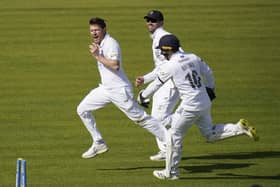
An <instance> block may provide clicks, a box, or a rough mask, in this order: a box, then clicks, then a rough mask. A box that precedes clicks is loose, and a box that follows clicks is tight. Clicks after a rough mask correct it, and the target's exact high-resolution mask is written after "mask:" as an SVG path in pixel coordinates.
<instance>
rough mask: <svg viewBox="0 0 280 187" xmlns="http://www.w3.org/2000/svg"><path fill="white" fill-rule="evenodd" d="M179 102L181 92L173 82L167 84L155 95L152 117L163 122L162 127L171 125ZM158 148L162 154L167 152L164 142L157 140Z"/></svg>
mask: <svg viewBox="0 0 280 187" xmlns="http://www.w3.org/2000/svg"><path fill="white" fill-rule="evenodd" d="M178 101H179V92H178V90H177V88H175V87H174V85H173V83H172V82H171V80H169V81H168V82H166V83H165V84H164V85H162V87H160V88H159V89H158V90H157V91H156V92H155V94H154V95H153V105H152V111H151V116H153V117H154V118H156V119H157V120H159V121H162V125H164V126H166V125H171V124H170V123H171V115H172V114H173V112H174V108H175V106H176V104H177V103H178ZM156 142H157V145H158V148H159V150H160V151H161V152H166V145H165V143H164V142H162V141H160V140H159V139H158V138H156Z"/></svg>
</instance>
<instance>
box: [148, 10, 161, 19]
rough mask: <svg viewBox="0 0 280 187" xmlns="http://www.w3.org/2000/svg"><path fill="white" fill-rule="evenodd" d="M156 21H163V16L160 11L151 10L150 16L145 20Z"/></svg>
mask: <svg viewBox="0 0 280 187" xmlns="http://www.w3.org/2000/svg"><path fill="white" fill-rule="evenodd" d="M149 18H150V19H155V20H157V21H163V14H162V13H161V12H160V11H158V10H151V11H150V12H148V14H147V15H146V16H145V17H144V19H149Z"/></svg>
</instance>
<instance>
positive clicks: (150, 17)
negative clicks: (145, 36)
mask: <svg viewBox="0 0 280 187" xmlns="http://www.w3.org/2000/svg"><path fill="white" fill-rule="evenodd" d="M144 19H145V20H146V25H147V28H148V31H149V32H150V33H154V32H155V30H156V29H157V28H159V27H162V26H163V20H164V18H163V14H162V13H161V12H160V11H159V10H151V11H149V12H148V14H147V15H146V16H145V17H144Z"/></svg>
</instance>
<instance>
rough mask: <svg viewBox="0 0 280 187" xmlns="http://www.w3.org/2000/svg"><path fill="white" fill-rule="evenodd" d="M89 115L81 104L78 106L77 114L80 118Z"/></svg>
mask: <svg viewBox="0 0 280 187" xmlns="http://www.w3.org/2000/svg"><path fill="white" fill-rule="evenodd" d="M87 113H88V111H86V110H85V109H84V107H83V106H82V105H81V104H79V105H78V106H77V114H78V115H79V116H81V117H82V116H86V115H87Z"/></svg>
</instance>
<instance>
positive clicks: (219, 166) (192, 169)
mask: <svg viewBox="0 0 280 187" xmlns="http://www.w3.org/2000/svg"><path fill="white" fill-rule="evenodd" d="M252 165H255V164H247V163H246V164H244V163H215V164H209V165H199V166H181V167H180V168H182V169H184V170H186V171H188V173H209V172H213V170H225V169H228V170H230V169H237V168H246V167H250V166H252Z"/></svg>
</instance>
